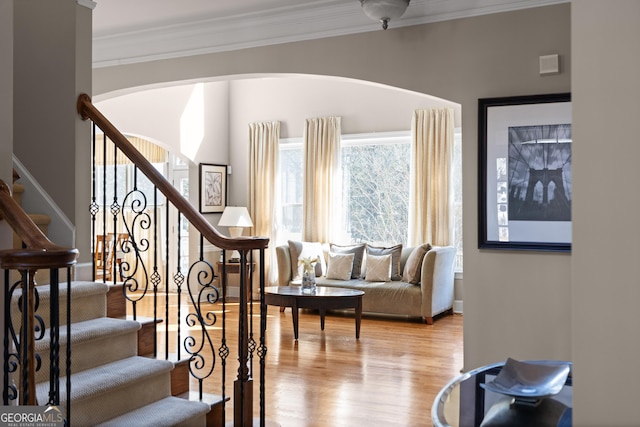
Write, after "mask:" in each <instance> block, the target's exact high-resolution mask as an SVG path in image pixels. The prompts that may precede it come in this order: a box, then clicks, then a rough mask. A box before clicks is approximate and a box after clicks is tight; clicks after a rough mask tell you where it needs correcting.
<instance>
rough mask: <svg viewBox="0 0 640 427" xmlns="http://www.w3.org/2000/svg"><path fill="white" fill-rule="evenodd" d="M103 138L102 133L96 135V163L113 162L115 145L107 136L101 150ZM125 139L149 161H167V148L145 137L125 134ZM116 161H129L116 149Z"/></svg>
mask: <svg viewBox="0 0 640 427" xmlns="http://www.w3.org/2000/svg"><path fill="white" fill-rule="evenodd" d="M103 138H104V135H103V134H98V135H96V153H95V155H96V164H97V165H105V164H106V165H112V164H113V163H114V162H113V151H114V148H115V145H114V144H113V142H112V141H111V140H110V139H109V138H107V146H106V150H103V140H104V139H103ZM127 140H128V141H129V142H130V143H131V144H133V146H134V147H136V149H137V150H138V151H140V153H142V155H144V157H146V158H147V159H148V160H149V161H150V162H151V163H164V162H166V161H167V150H165V149H164V148H162V147H160V146H158V145H156V144H154V143H153V142H150V141H147V140H146V139H142V138H138V137H136V136H127ZM105 158H106V163H105ZM117 163H118V164H119V165H127V164H130V163H131V161H130V160H129V159H128V158H127V156H125V155H124V154H123V153H121V152H120V151H118V157H117Z"/></svg>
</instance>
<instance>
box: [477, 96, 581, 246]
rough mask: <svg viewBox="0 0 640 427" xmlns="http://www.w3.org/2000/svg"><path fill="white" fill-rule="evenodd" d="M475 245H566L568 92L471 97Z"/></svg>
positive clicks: (568, 217)
mask: <svg viewBox="0 0 640 427" xmlns="http://www.w3.org/2000/svg"><path fill="white" fill-rule="evenodd" d="M478 143H479V145H478V162H479V164H478V172H479V177H478V205H479V206H478V247H479V248H485V249H521V250H540V251H562V252H569V251H571V198H572V197H571V195H572V180H571V161H572V158H571V147H572V144H573V140H572V137H571V94H570V93H559V94H549V95H527V96H514V97H502V98H484V99H479V100H478Z"/></svg>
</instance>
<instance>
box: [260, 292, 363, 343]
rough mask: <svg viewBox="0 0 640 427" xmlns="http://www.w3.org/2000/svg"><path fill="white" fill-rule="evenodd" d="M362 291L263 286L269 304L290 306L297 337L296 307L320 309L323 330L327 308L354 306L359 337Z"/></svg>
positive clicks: (296, 336) (357, 337)
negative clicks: (303, 291) (305, 290)
mask: <svg viewBox="0 0 640 427" xmlns="http://www.w3.org/2000/svg"><path fill="white" fill-rule="evenodd" d="M363 295H364V292H363V291H358V290H355V289H345V288H334V287H328V286H318V287H317V288H316V291H315V293H313V294H303V293H302V288H300V287H299V286H268V287H266V288H264V296H265V301H266V303H267V304H269V305H278V306H280V307H291V311H292V313H293V335H294V337H295V339H298V309H299V308H314V309H318V310H320V328H321V329H322V330H323V331H324V318H325V314H326V313H327V310H335V309H340V308H354V309H355V311H356V339H359V338H360V321H361V319H362V296H363Z"/></svg>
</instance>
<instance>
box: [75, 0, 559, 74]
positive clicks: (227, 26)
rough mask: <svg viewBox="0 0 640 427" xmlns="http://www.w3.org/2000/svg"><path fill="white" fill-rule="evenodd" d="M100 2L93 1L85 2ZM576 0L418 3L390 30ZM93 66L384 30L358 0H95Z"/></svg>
mask: <svg viewBox="0 0 640 427" xmlns="http://www.w3.org/2000/svg"><path fill="white" fill-rule="evenodd" d="M78 1H79V2H80V3H81V4H85V3H89V4H93V3H92V2H91V1H90V0H78ZM568 1H569V0H412V1H411V3H410V5H409V8H408V9H407V11H406V13H405V14H404V16H403V17H402V18H401V19H400V20H398V21H396V22H391V23H390V24H389V30H388V31H390V30H392V29H393V28H397V27H403V26H408V25H417V24H423V23H428V22H436V21H444V20H448V19H456V18H461V17H468V16H476V15H483V14H488V13H497V12H504V11H509V10H516V9H524V8H530V7H537V6H544V5H550V4H557V3H565V2H568ZM95 3H96V4H97V5H96V7H95V9H94V10H93V49H94V54H93V62H94V67H104V66H110V65H117V64H127V63H135V62H144V61H149V60H155V59H166V58H175V57H180V56H188V55H194V54H204V53H214V52H223V51H229V50H235V49H242V48H248V47H256V46H265V45H270V44H278V43H287V42H292V41H298V40H309V39H316V38H322V37H331V36H339V35H345V34H353V33H360V32H366V31H383V30H382V29H381V27H380V24H379V23H376V22H374V21H372V20H370V19H369V18H367V17H366V16H365V14H364V12H363V11H362V10H361V7H360V1H359V0H96V1H95Z"/></svg>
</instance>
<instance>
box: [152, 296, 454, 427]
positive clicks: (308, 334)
mask: <svg viewBox="0 0 640 427" xmlns="http://www.w3.org/2000/svg"><path fill="white" fill-rule="evenodd" d="M171 305H173V307H172V311H173V310H175V308H176V307H175V305H174V304H171ZM256 308H257V307H256ZM210 309H211V310H212V311H213V312H216V314H217V315H218V316H220V315H221V312H220V311H219V310H220V307H219V306H218V307H216V306H211V307H210ZM139 310H140V308H139ZM188 311H189V309H188V308H187V307H186V306H182V307H181V313H182V316H184V315H185V314H186V313H187V312H188ZM142 312H144V310H140V311H139V313H142ZM143 315H144V314H143ZM255 316H256V317H255V318H254V322H256V326H257V325H258V323H257V322H259V318H258V317H257V310H256V313H255ZM227 323H228V324H227V326H228V331H232V332H228V334H229V335H230V336H228V338H229V340H230V343H229V346H230V347H231V355H230V356H229V359H228V367H227V394H229V393H232V390H233V388H232V384H233V380H235V377H236V371H237V349H235V347H234V341H235V340H236V339H237V332H235V331H237V326H236V325H237V304H227ZM462 325H463V317H462V316H461V315H453V316H451V315H445V316H443V317H440V318H438V319H436V320H435V322H434V325H432V326H428V325H426V324H424V323H421V322H420V321H419V320H417V319H416V320H409V319H397V318H389V317H377V316H376V317H374V316H368V315H364V316H363V319H362V329H361V332H360V339H359V340H356V338H355V320H354V316H353V313H345V314H342V313H333V314H328V315H327V318H326V324H325V330H324V331H321V330H320V317H319V315H318V313H317V312H313V311H303V310H301V312H300V323H299V334H300V335H299V339H298V340H297V341H296V340H294V338H293V324H292V315H291V311H290V309H287V310H286V311H285V312H284V313H281V312H280V311H279V309H278V307H271V306H270V307H268V320H267V334H266V335H267V349H268V351H267V357H266V381H265V390H266V414H267V417H266V418H267V419H268V420H270V421H274V422H277V423H279V424H280V425H281V426H283V427H359V426H363V425H367V424H368V425H370V426H398V427H400V426H402V427H407V426H410V427H420V426H431V425H432V423H431V406H432V403H433V400H434V398H435V396H436V394H437V393H438V392H439V391H440V389H441V388H442V387H443V386H444V385H445V384H446V383H447V382H449V381H450V380H451V379H452V378H453V377H455V376H456V375H458V374H459V373H460V369H461V368H462V357H463V352H462V334H463V332H462ZM172 329H173V328H172ZM212 329H216V328H212ZM183 334H184V332H183ZM214 334H215V333H214ZM257 339H258V338H257V337H256V340H257ZM170 341H175V338H173V339H172V338H170ZM161 345H164V344H162V341H161ZM171 345H174V343H173V342H172V343H171ZM216 345H217V344H216ZM217 363H219V361H218V362H217ZM216 369H218V366H217V367H216ZM258 369H259V368H258V366H257V362H256V366H255V372H256V373H255V376H254V389H255V392H254V401H255V413H258V412H259V411H258V400H259V393H258V382H259V378H258V377H259V374H258ZM214 376H215V377H216V378H215V379H213V380H211V381H209V382H208V383H207V384H206V385H205V387H204V391H205V392H209V393H216V394H220V384H216V382H217V379H218V376H217V375H216V374H214ZM195 387H197V385H196V382H195V380H192V390H193V389H194V388H195ZM232 403H233V402H230V404H229V405H227V409H226V410H227V420H230V419H231V414H232V413H233V409H232Z"/></svg>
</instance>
